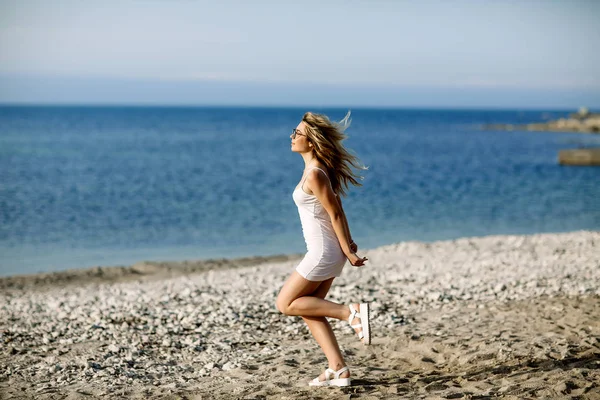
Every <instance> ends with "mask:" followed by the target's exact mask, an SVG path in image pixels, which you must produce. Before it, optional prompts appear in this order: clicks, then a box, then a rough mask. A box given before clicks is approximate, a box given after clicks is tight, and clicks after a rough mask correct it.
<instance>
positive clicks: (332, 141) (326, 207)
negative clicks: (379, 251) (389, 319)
mask: <svg viewBox="0 0 600 400" xmlns="http://www.w3.org/2000/svg"><path fill="white" fill-rule="evenodd" d="M349 117H350V113H348V114H347V115H346V117H345V118H344V119H343V120H342V121H341V122H340V123H335V122H331V121H330V120H329V119H328V118H327V117H326V116H324V115H319V114H313V113H310V112H308V113H306V114H304V117H303V118H302V121H301V122H300V123H299V124H298V126H297V127H296V129H294V130H293V131H292V135H291V136H290V137H291V139H292V151H293V152H296V153H300V155H301V156H302V158H303V159H304V165H305V168H304V173H303V175H302V179H301V180H300V183H299V184H298V186H297V187H296V188H295V190H294V193H293V198H294V202H295V203H296V205H297V206H298V213H299V214H300V220H301V222H302V231H303V233H304V240H305V241H306V247H307V250H308V252H307V253H306V256H305V257H304V259H303V260H302V261H301V262H300V264H299V265H298V266H297V267H296V270H295V271H294V272H292V274H291V276H290V277H289V278H288V280H287V281H286V282H285V284H284V285H283V287H282V288H281V291H280V292H279V295H278V296H277V308H278V309H279V311H281V312H282V313H283V314H286V315H293V316H301V317H302V319H303V320H304V321H305V322H306V324H307V325H308V328H309V329H310V332H311V333H312V335H313V336H314V338H315V339H316V340H317V343H318V344H319V346H321V349H322V350H323V352H324V353H325V356H326V357H327V361H328V363H329V368H327V369H326V370H325V372H324V373H323V374H321V375H320V376H319V377H317V378H315V379H314V380H312V381H311V382H310V383H309V385H311V386H348V385H350V371H349V369H348V367H347V366H346V363H345V362H344V358H343V356H342V353H341V352H340V348H339V346H338V343H337V340H336V338H335V335H334V334H333V331H332V329H331V326H330V325H329V322H327V319H326V317H329V318H337V319H339V320H347V321H348V322H349V324H350V326H351V327H352V328H354V330H355V332H356V333H357V334H358V337H359V339H360V340H361V341H362V342H363V343H364V344H365V345H368V344H370V343H371V334H370V333H371V332H370V326H369V304H368V303H364V304H356V303H355V304H350V305H347V306H346V305H343V304H338V303H334V302H331V301H328V300H325V296H326V295H327V292H328V291H329V288H330V287H331V283H332V282H333V280H334V279H335V277H337V276H340V274H341V272H342V268H343V267H344V265H345V263H346V259H347V260H349V261H350V263H351V264H352V265H354V266H355V267H361V266H363V265H364V263H365V261H367V258H366V257H364V258H361V257H359V256H358V255H356V251H357V249H358V246H357V245H356V244H355V243H354V241H353V240H352V237H351V235H350V229H349V228H348V221H347V220H346V215H345V214H344V209H343V208H342V201H341V199H340V196H341V195H345V194H346V190H347V188H348V184H353V185H355V186H360V183H359V182H358V180H357V178H359V177H358V176H357V175H355V173H354V172H353V171H352V169H351V167H354V168H358V169H366V168H365V167H364V166H362V165H360V164H359V162H358V159H357V158H356V157H355V156H353V155H352V154H350V153H349V152H348V151H347V150H346V149H345V148H344V146H343V145H342V140H344V139H345V137H346V136H345V135H344V133H343V132H344V130H345V129H346V128H347V127H348V126H349Z"/></svg>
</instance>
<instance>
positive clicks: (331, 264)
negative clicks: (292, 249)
mask: <svg viewBox="0 0 600 400" xmlns="http://www.w3.org/2000/svg"><path fill="white" fill-rule="evenodd" d="M312 169H318V170H319V171H321V172H323V173H324V174H325V176H327V173H326V172H325V171H323V170H322V169H321V168H318V167H313V168H310V169H309V170H307V171H306V174H305V176H304V178H303V179H302V181H301V182H300V185H298V186H297V187H296V189H295V190H294V193H293V195H292V197H293V198H294V202H295V203H296V205H297V206H298V214H300V222H301V223H302V232H303V233H304V241H305V242H306V250H307V253H306V255H305V256H304V259H302V261H301V262H300V264H299V265H298V266H297V267H296V271H297V272H298V273H299V274H300V275H302V277H304V278H305V279H308V280H309V281H324V280H327V279H329V278H333V277H334V276H340V274H341V273H342V269H343V268H344V265H345V264H346V256H345V255H344V252H343V251H342V249H341V247H340V242H339V240H338V238H337V235H336V234H335V231H334V229H333V225H332V224H331V218H329V214H328V213H327V211H326V210H325V207H323V205H322V204H321V202H319V200H318V199H317V197H316V196H315V195H312V194H308V193H306V192H305V191H304V189H302V186H303V185H304V181H305V180H306V176H307V175H308V172H309V171H310V170H312Z"/></svg>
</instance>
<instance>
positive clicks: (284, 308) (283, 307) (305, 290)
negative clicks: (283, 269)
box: [277, 271, 350, 320]
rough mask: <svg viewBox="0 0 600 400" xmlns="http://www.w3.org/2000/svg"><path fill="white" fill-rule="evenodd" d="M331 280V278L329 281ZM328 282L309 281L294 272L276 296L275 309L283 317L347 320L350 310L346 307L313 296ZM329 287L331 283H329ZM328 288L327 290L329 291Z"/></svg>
mask: <svg viewBox="0 0 600 400" xmlns="http://www.w3.org/2000/svg"><path fill="white" fill-rule="evenodd" d="M333 279H334V278H331V281H333ZM328 281H329V280H327V281H323V282H313V281H309V280H307V279H304V278H303V277H302V276H301V275H300V274H299V273H297V272H296V271H294V272H293V273H292V275H291V276H290V277H289V278H288V280H287V281H286V282H285V284H284V285H283V287H282V288H281V291H280V292H279V295H278V296H277V308H278V309H279V311H281V312H282V313H284V314H285V315H294V316H302V317H329V318H336V319H339V320H347V319H348V317H349V316H350V309H349V308H348V306H347V305H344V304H338V303H334V302H332V301H329V300H324V299H323V298H322V297H316V296H315V295H314V294H313V293H314V292H315V291H316V290H317V288H318V287H319V286H320V285H321V284H323V283H324V282H328ZM330 286H331V282H329V287H330ZM329 287H328V288H327V290H329ZM325 295H327V292H325ZM325 295H323V297H325Z"/></svg>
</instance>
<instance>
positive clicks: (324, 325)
mask: <svg viewBox="0 0 600 400" xmlns="http://www.w3.org/2000/svg"><path fill="white" fill-rule="evenodd" d="M333 279H334V278H331V279H328V280H326V281H323V282H313V281H309V280H307V279H304V278H303V277H302V276H300V274H298V273H297V272H296V271H294V272H293V273H292V275H291V276H290V277H289V279H288V280H287V281H286V283H285V284H284V286H283V288H282V289H281V291H280V293H279V296H278V297H277V308H278V309H279V310H280V311H281V312H283V313H284V314H286V315H296V316H302V319H303V320H304V321H305V322H306V324H307V325H308V328H309V329H310V331H311V333H312V335H313V336H314V338H315V340H316V341H317V343H318V344H319V346H321V349H322V350H323V352H324V353H325V356H326V357H327V361H328V363H329V368H331V369H333V370H336V371H337V370H339V369H340V368H343V367H344V366H345V365H346V364H345V362H344V358H343V356H342V354H341V352H340V348H339V346H338V343H337V340H336V338H335V335H334V333H333V330H332V329H331V325H329V322H327V319H326V318H325V317H331V318H337V319H340V320H342V319H343V320H346V319H348V317H349V316H350V310H349V308H348V306H346V305H343V304H338V303H334V302H331V301H328V300H324V297H325V296H326V295H327V292H328V291H329V288H330V287H331V283H332V282H333ZM356 306H357V305H356ZM349 376H350V373H349V372H344V373H343V374H342V375H341V377H342V378H347V377H349ZM320 379H321V380H324V379H325V377H324V375H321V377H320Z"/></svg>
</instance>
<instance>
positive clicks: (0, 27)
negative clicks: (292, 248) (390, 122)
mask: <svg viewBox="0 0 600 400" xmlns="http://www.w3.org/2000/svg"><path fill="white" fill-rule="evenodd" d="M599 20H600V1H594V0H589V1H410V2H409V1H392V0H387V1H377V0H374V1H366V0H365V1H351V0H347V1H341V0H340V1H306V0H305V1H283V0H281V1H261V0H255V1H233V0H229V1H228V0H222V1H200V0H198V1H194V0H170V1H167V0H164V1H159V0H120V1H111V0H103V1H91V0H89V1H77V0H73V1H60V0H52V1H47V0H43V1H32V0H15V1H5V0H0V102H4V103H6V102H42V103H48V102H58V103H117V104H118V103H123V104H131V103H141V104H148V103H153V104H239V105H262V104H265V105H270V104H281V105H340V106H346V105H368V106H377V105H384V106H444V107H452V106H458V107H465V106H467V107H468V106H496V107H511V106H514V107H529V108H532V107H533V108H535V107H577V106H579V105H589V106H592V107H600V51H598V48H599V46H600V44H599V43H600V24H599V23H598V21H599Z"/></svg>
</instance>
